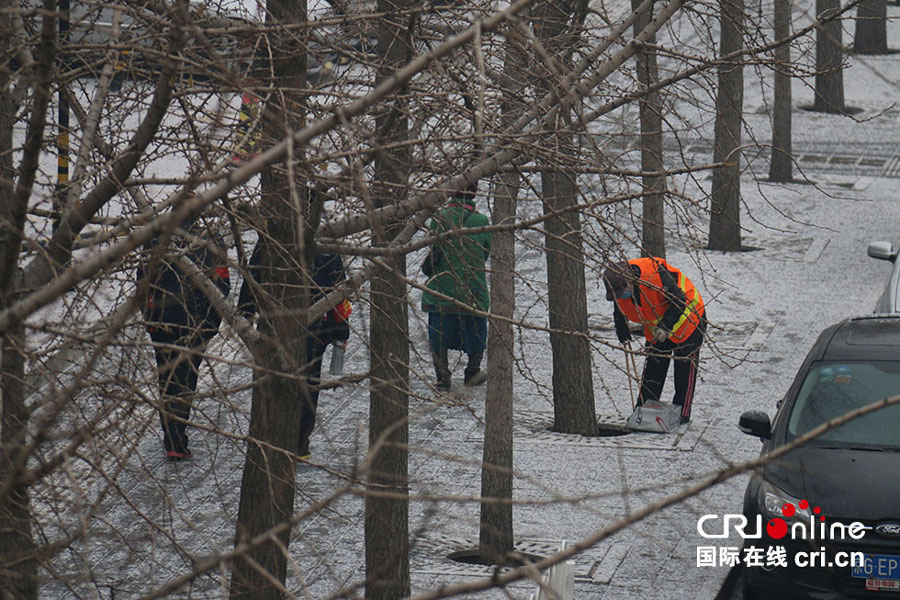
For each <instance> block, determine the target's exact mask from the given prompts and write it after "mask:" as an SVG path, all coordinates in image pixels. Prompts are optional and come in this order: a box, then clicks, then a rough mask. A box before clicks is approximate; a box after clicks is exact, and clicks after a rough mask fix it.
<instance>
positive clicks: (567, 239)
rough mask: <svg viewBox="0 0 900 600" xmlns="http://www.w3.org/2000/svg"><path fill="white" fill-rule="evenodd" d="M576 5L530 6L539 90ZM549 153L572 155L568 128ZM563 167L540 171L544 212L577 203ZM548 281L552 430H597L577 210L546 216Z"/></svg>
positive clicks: (568, 33) (563, 59)
mask: <svg viewBox="0 0 900 600" xmlns="http://www.w3.org/2000/svg"><path fill="white" fill-rule="evenodd" d="M583 8H584V4H583V3H580V4H579V5H578V6H577V7H575V6H571V5H568V4H566V5H561V4H556V3H554V2H553V1H552V0H544V1H542V2H539V3H538V4H536V5H535V6H534V7H533V9H532V14H533V17H534V24H535V25H534V26H535V31H536V32H537V35H538V38H539V39H540V40H541V42H542V43H543V44H544V47H545V48H547V50H548V51H549V52H550V53H551V54H552V55H553V57H554V62H555V64H554V65H546V66H547V69H546V70H544V72H543V73H542V76H541V77H540V78H539V83H538V86H539V89H540V90H541V91H542V92H543V93H547V92H549V91H550V90H552V89H553V87H554V85H555V84H556V77H557V76H558V72H560V71H561V70H562V69H565V68H566V67H568V66H569V63H570V62H571V61H570V57H571V54H572V48H573V46H574V39H575V38H577V31H578V29H579V27H580V23H581V21H580V20H579V19H578V16H580V15H583V12H577V13H576V9H583ZM559 115H560V116H559V121H558V122H557V124H556V126H557V127H558V128H562V127H565V125H566V123H567V122H568V121H569V119H570V117H571V108H563V110H561V111H560V112H559ZM547 150H548V154H549V155H550V156H552V157H554V159H555V160H560V158H561V157H565V158H567V159H571V160H572V161H575V160H576V157H577V149H576V148H575V144H574V141H573V136H572V134H570V133H561V132H559V133H553V134H551V135H549V136H548V139H547ZM564 169H565V165H563V168H553V167H550V168H543V169H542V170H541V190H542V196H543V204H544V212H545V213H552V212H556V211H566V209H568V208H570V207H572V206H574V205H576V204H577V203H578V186H577V184H576V182H575V179H574V177H573V176H572V175H571V173H569V172H566V171H565V170H564ZM545 240H546V241H545V245H546V248H547V280H548V287H549V290H548V297H547V302H548V304H549V313H550V315H549V317H550V327H551V328H552V329H554V330H555V331H554V332H553V333H551V334H550V347H551V348H552V353H553V429H554V430H555V431H560V432H563V433H578V434H581V435H597V433H598V427H597V413H596V410H595V408H594V386H593V380H592V371H593V369H592V368H591V346H590V343H589V342H588V339H587V338H586V337H584V336H583V335H582V334H584V333H586V332H587V291H586V288H585V280H584V249H583V246H582V236H581V215H580V213H579V212H578V211H568V212H564V214H560V215H559V216H555V217H552V218H550V219H549V220H548V221H547V225H546V236H545Z"/></svg>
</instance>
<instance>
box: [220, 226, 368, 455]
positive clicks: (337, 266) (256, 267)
mask: <svg viewBox="0 0 900 600" xmlns="http://www.w3.org/2000/svg"><path fill="white" fill-rule="evenodd" d="M261 258H262V244H259V243H257V244H256V246H255V247H254V249H253V253H252V254H251V255H250V260H249V267H250V268H249V277H248V278H245V279H244V283H243V285H241V292H240V296H239V297H238V310H240V311H241V312H242V313H244V314H245V315H247V316H248V317H249V316H252V315H253V314H254V313H256V312H257V311H258V302H257V298H256V295H255V293H254V291H253V287H254V286H253V283H252V282H251V278H252V280H253V282H257V283H258V282H260V281H261V277H260V275H261V272H260V271H261V269H260V261H261ZM344 279H346V274H345V272H344V261H343V260H342V259H341V257H340V256H338V255H335V254H317V255H316V256H315V258H314V259H313V283H314V285H315V290H314V291H313V293H312V297H311V298H310V304H314V303H315V302H316V301H318V300H320V299H321V298H322V297H324V296H325V295H326V294H327V293H328V292H330V291H332V290H333V289H334V288H335V286H337V285H338V284H339V283H340V282H342V281H343V280H344ZM350 312H351V308H350V302H349V301H348V300H344V301H343V302H341V303H340V304H338V305H337V306H336V307H334V308H333V309H331V310H329V311H328V312H327V313H326V314H325V316H324V317H323V318H322V320H321V321H319V322H318V323H316V324H315V325H312V326H310V328H309V337H307V339H306V360H307V371H306V372H307V375H308V381H309V388H308V389H309V397H308V398H306V399H304V401H303V406H302V407H301V410H300V436H299V439H298V440H297V455H298V456H299V457H300V458H301V459H304V460H308V459H309V458H310V457H311V455H312V454H311V452H310V448H309V438H310V436H311V435H312V431H313V429H314V428H315V426H316V410H317V408H318V404H319V390H318V387H317V386H318V384H319V383H320V382H321V377H322V356H323V355H324V354H325V350H326V348H328V345H329V344H334V345H335V346H336V347H337V346H340V347H341V348H343V346H345V345H346V342H347V340H348V339H349V338H350V326H349V325H348V323H347V318H348V317H349V316H350Z"/></svg>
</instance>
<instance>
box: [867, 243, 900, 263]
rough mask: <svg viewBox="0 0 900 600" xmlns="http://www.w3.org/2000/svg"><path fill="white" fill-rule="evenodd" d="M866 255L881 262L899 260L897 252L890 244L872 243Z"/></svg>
mask: <svg viewBox="0 0 900 600" xmlns="http://www.w3.org/2000/svg"><path fill="white" fill-rule="evenodd" d="M866 253H867V254H868V255H869V256H871V257H872V258H877V259H879V260H889V261H891V262H894V261H895V260H897V250H895V249H894V245H893V244H892V243H890V242H870V243H869V247H868V249H867V250H866Z"/></svg>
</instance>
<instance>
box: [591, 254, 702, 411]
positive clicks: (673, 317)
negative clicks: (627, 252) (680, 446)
mask: <svg viewBox="0 0 900 600" xmlns="http://www.w3.org/2000/svg"><path fill="white" fill-rule="evenodd" d="M603 283H604V285H605V286H606V299H607V300H609V301H611V302H613V307H614V308H613V322H614V323H615V328H616V336H617V337H618V338H619V341H620V342H622V343H625V342H626V341H628V340H630V339H631V331H630V329H629V327H628V321H632V322H634V323H640V324H641V325H642V326H643V330H644V337H645V338H646V340H647V353H646V355H647V358H646V361H645V362H644V372H643V375H642V376H641V388H640V392H639V394H638V400H637V405H638V406H640V405H641V404H643V403H644V402H645V401H647V400H657V401H659V400H660V396H661V395H662V390H663V384H664V383H665V380H666V374H667V372H668V370H669V361H670V360H671V359H672V358H674V360H675V368H674V370H675V396H674V398H673V404H675V405H676V406H680V407H681V422H682V423H687V422H688V421H690V419H691V407H692V404H693V398H694V385H695V383H696V380H697V366H698V363H699V360H700V346H701V345H702V344H703V337H704V335H705V334H706V310H705V308H704V306H703V299H702V298H701V297H700V292H699V291H698V290H697V288H696V287H694V284H693V283H692V282H691V280H690V279H688V278H687V277H686V276H685V275H684V274H683V273H682V272H681V271H680V270H678V269H677V268H675V267H673V266H672V265H670V264H669V263H667V262H666V261H665V259H663V258H658V257H653V256H651V257H644V258H637V259H634V260H629V261H627V262H620V263H614V264H612V265H610V266H609V268H607V269H606V270H605V271H604V273H603Z"/></svg>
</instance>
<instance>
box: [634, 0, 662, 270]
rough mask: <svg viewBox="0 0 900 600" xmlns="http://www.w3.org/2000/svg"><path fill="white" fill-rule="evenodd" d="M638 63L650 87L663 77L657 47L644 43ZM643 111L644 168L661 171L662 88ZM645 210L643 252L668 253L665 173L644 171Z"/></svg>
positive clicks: (643, 19) (641, 79)
mask: <svg viewBox="0 0 900 600" xmlns="http://www.w3.org/2000/svg"><path fill="white" fill-rule="evenodd" d="M640 5H641V0H631V8H632V10H637V8H638V7H639V6H640ZM652 17H653V14H652V7H651V9H650V10H649V11H647V12H645V13H643V14H641V15H640V16H638V18H637V19H635V21H634V34H635V35H638V34H639V33H640V32H641V31H643V30H644V28H645V27H647V25H648V24H649V23H650V19H651V18H652ZM655 43H656V35H655V34H654V35H652V36H650V37H649V38H648V39H647V44H649V45H652V44H655ZM635 61H636V63H637V79H638V83H639V84H640V85H641V87H642V88H644V89H646V88H648V87H650V86H652V85H654V84H655V83H657V82H658V81H659V69H658V68H657V64H656V50H655V49H654V48H652V47H651V46H643V47H642V48H641V49H640V50H639V51H638V52H637V54H635ZM639 110H640V114H641V170H642V171H644V172H645V173H646V172H656V173H661V172H662V171H663V149H662V123H663V120H662V104H661V103H660V101H659V92H658V91H653V92H650V93H649V94H647V95H646V96H644V97H643V98H641V100H640V102H639ZM643 186H644V214H643V218H642V220H641V226H642V231H641V242H642V244H643V249H642V252H641V253H642V255H644V256H659V257H662V258H665V257H666V237H665V234H666V230H665V213H664V206H665V204H664V200H665V191H666V178H665V176H664V175H644V176H643Z"/></svg>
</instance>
